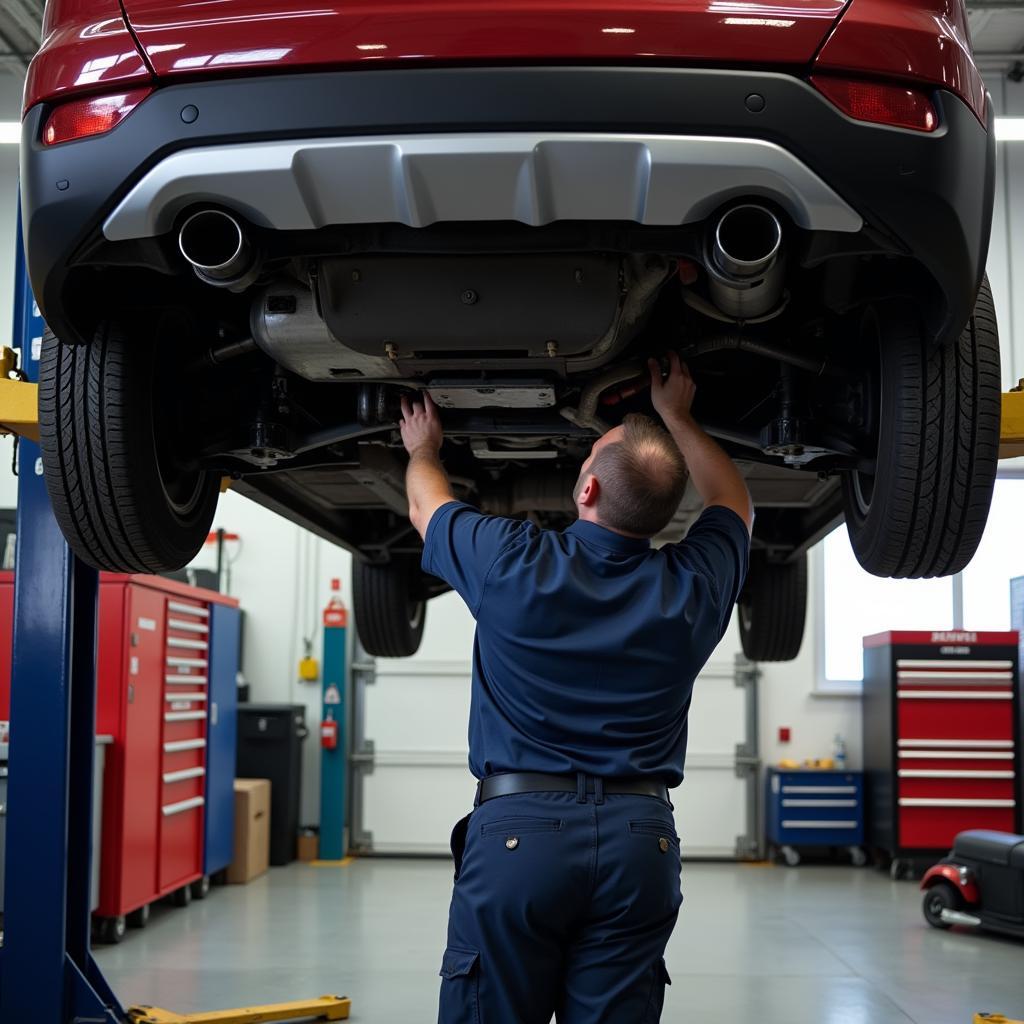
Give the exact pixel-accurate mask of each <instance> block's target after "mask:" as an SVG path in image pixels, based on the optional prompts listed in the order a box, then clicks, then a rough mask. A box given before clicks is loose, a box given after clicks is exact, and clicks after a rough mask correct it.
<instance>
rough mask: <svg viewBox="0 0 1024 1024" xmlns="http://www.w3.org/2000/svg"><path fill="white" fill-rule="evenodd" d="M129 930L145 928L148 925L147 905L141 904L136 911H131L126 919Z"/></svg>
mask: <svg viewBox="0 0 1024 1024" xmlns="http://www.w3.org/2000/svg"><path fill="white" fill-rule="evenodd" d="M126 920H127V922H128V927H129V928H145V927H146V925H147V924H149V904H148V903H143V904H142V906H141V907H139V908H138V909H137V910H133V911H132V912H131V913H130V914H128V915H127V918H126Z"/></svg>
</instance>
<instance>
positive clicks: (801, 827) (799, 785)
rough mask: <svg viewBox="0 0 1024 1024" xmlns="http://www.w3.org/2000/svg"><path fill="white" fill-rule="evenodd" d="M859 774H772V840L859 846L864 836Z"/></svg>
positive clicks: (782, 843)
mask: <svg viewBox="0 0 1024 1024" xmlns="http://www.w3.org/2000/svg"><path fill="white" fill-rule="evenodd" d="M863 805H864V800H863V779H862V776H861V775H860V773H859V772H836V771H779V770H778V769H770V770H769V772H768V800H767V809H768V813H767V822H768V841H769V842H771V843H774V844H775V845H778V846H857V845H859V844H860V843H861V842H863V838H864V811H863Z"/></svg>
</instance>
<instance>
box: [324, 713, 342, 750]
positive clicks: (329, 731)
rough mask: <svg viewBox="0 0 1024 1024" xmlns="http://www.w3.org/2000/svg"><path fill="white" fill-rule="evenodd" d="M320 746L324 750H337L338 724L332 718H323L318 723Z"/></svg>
mask: <svg viewBox="0 0 1024 1024" xmlns="http://www.w3.org/2000/svg"><path fill="white" fill-rule="evenodd" d="M320 746H321V747H322V748H323V749H324V750H337V749H338V723H337V722H336V721H335V720H334V719H333V718H325V719H324V720H323V721H322V722H321V723H320Z"/></svg>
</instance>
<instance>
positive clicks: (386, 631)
mask: <svg viewBox="0 0 1024 1024" xmlns="http://www.w3.org/2000/svg"><path fill="white" fill-rule="evenodd" d="M420 577H421V573H420V570H419V567H418V566H417V565H416V563H415V562H414V561H412V560H411V559H396V560H395V561H392V562H389V563H388V564H387V565H372V564H370V563H369V562H364V561H361V560H360V561H357V562H356V563H355V565H354V566H353V570H352V590H353V597H354V603H355V617H356V629H357V630H358V631H359V640H360V642H361V643H362V645H363V648H364V649H365V650H366V653H367V654H370V655H373V656H374V657H378V658H407V657H409V656H410V655H412V654H415V653H416V652H417V651H418V650H419V646H420V642H421V641H422V639H423V626H424V623H425V621H426V617H427V608H426V604H427V602H426V598H425V597H424V596H422V594H421V593H419V591H420V590H421V578H420Z"/></svg>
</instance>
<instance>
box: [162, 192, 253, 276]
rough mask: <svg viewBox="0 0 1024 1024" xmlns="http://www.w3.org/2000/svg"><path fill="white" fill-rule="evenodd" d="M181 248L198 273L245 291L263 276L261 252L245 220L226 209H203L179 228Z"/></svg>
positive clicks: (179, 245) (179, 244) (179, 246)
mask: <svg viewBox="0 0 1024 1024" xmlns="http://www.w3.org/2000/svg"><path fill="white" fill-rule="evenodd" d="M178 248H179V249H180V250H181V254H182V256H184V257H185V259H186V260H187V261H188V262H189V264H191V266H192V269H193V270H194V271H195V272H196V276H197V277H198V278H199V279H200V280H201V281H205V282H206V283H207V284H212V285H215V286H216V287H218V288H230V289H232V290H237V291H241V290H242V289H243V288H247V287H248V286H249V285H250V284H252V283H253V282H254V281H255V280H256V278H257V277H258V276H259V263H260V260H259V254H258V253H257V251H256V249H255V247H254V246H253V244H252V241H251V240H250V238H249V236H248V235H247V234H246V232H245V230H244V228H243V227H242V225H241V223H240V222H239V221H238V220H237V219H236V218H234V217H232V216H231V214H230V213H225V212H224V211H223V210H199V211H198V212H196V213H193V214H192V215H191V216H190V217H188V218H187V219H186V220H185V222H184V223H183V224H182V225H181V229H180V230H179V232H178Z"/></svg>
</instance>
